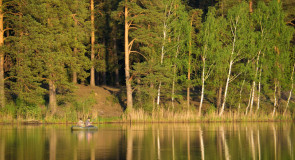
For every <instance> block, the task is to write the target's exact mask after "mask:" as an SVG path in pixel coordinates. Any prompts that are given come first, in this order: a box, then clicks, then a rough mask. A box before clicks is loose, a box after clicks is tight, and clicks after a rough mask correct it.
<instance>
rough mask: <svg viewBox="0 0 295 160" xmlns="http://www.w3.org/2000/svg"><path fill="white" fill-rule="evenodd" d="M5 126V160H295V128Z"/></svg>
mask: <svg viewBox="0 0 295 160" xmlns="http://www.w3.org/2000/svg"><path fill="white" fill-rule="evenodd" d="M97 126H98V128H99V130H98V131H96V132H83V131H77V132H71V130H70V127H71V126H66V125H39V126H24V125H21V126H11V125H0V160H10V159H15V160H42V159H50V160H55V159H58V160H75V159H77V160H78V159H85V160H86V159H87V160H88V159H89V160H94V159H98V160H99V159H104V160H108V159H118V160H119V159H120V160H121V159H123V160H124V159H127V160H131V159H132V160H156V159H159V160H160V159H162V160H174V159H175V160H178V159H179V160H183V159H189V160H190V159H191V160H195V159H208V160H215V159H225V160H227V159H232V160H238V159H245V160H249V159H257V160H259V159H267V160H268V159H274V160H276V159H277V160H280V159H282V160H285V159H286V160H289V159H294V158H295V157H294V156H295V155H294V151H295V148H294V145H295V124H294V123H286V122H284V123H206V124H135V125H128V124H109V125H97Z"/></svg>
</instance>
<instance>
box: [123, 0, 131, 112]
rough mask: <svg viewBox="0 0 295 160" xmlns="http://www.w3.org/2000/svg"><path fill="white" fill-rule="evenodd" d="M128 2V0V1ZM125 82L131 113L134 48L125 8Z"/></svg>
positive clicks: (128, 106)
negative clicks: (131, 65) (131, 74)
mask: <svg viewBox="0 0 295 160" xmlns="http://www.w3.org/2000/svg"><path fill="white" fill-rule="evenodd" d="M126 2H127V0H126ZM124 14H125V34H124V38H125V46H124V47H125V80H126V91H127V109H128V110H129V111H130V110H132V107H133V100H132V88H131V78H130V66H129V63H130V59H129V56H130V50H131V47H132V43H133V41H131V42H130V43H129V38H128V36H129V27H130V25H131V24H130V23H129V22H128V8H127V6H125V13H124Z"/></svg>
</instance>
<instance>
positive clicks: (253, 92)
mask: <svg viewBox="0 0 295 160" xmlns="http://www.w3.org/2000/svg"><path fill="white" fill-rule="evenodd" d="M255 86H256V82H255V80H254V81H253V84H252V95H251V103H250V111H249V114H250V115H251V114H252V108H253V102H254V97H255Z"/></svg>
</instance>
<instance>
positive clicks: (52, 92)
mask: <svg viewBox="0 0 295 160" xmlns="http://www.w3.org/2000/svg"><path fill="white" fill-rule="evenodd" d="M56 106H57V104H56V87H55V84H54V81H53V80H49V109H50V112H51V115H53V114H54V113H55V111H56Z"/></svg>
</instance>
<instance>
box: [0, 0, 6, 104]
mask: <svg viewBox="0 0 295 160" xmlns="http://www.w3.org/2000/svg"><path fill="white" fill-rule="evenodd" d="M3 45H4V30H3V5H2V0H0V47H2V46H3ZM4 88H5V87H4V52H3V51H2V53H0V108H3V107H4V106H5V92H4Z"/></svg>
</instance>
